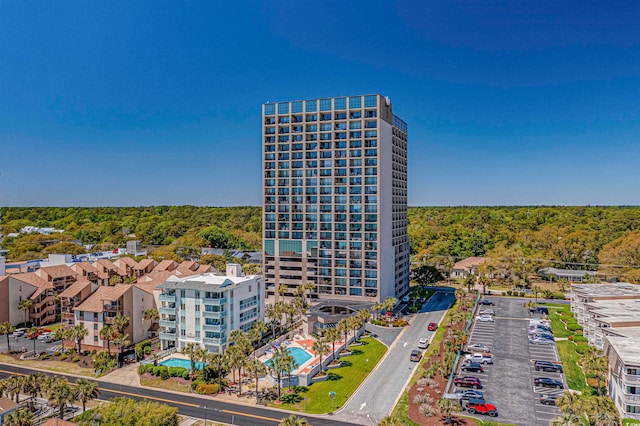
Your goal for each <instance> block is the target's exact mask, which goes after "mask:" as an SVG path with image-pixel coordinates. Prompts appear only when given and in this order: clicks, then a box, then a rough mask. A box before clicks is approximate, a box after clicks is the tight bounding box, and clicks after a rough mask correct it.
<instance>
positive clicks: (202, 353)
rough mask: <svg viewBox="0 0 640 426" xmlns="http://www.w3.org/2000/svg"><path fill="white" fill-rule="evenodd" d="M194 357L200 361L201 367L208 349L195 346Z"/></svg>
mask: <svg viewBox="0 0 640 426" xmlns="http://www.w3.org/2000/svg"><path fill="white" fill-rule="evenodd" d="M195 357H196V359H197V360H198V361H200V362H201V363H202V367H203V368H204V365H205V364H206V363H207V358H208V357H209V349H207V348H203V347H201V346H198V347H197V348H196V353H195Z"/></svg>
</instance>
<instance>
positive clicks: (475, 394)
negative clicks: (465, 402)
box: [456, 389, 484, 399]
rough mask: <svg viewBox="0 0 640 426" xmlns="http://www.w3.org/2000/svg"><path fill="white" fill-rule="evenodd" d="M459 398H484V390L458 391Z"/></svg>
mask: <svg viewBox="0 0 640 426" xmlns="http://www.w3.org/2000/svg"><path fill="white" fill-rule="evenodd" d="M456 395H457V396H458V399H484V392H481V391H479V390H475V389H465V390H463V391H460V392H456Z"/></svg>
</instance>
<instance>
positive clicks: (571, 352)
mask: <svg viewBox="0 0 640 426" xmlns="http://www.w3.org/2000/svg"><path fill="white" fill-rule="evenodd" d="M556 346H557V347H558V355H560V361H562V366H563V368H564V375H565V377H566V378H567V385H568V386H569V388H571V389H573V390H578V391H581V392H583V391H585V390H587V388H588V386H587V384H586V383H585V378H584V374H583V373H582V369H581V368H580V366H579V365H578V364H577V362H578V360H579V359H580V355H579V354H578V353H577V352H576V345H575V343H573V342H572V341H570V340H561V341H556Z"/></svg>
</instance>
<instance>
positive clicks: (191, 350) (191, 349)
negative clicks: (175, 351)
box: [181, 342, 200, 372]
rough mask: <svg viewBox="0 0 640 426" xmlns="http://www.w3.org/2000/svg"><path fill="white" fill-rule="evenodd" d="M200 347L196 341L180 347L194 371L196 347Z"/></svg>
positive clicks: (196, 354)
mask: <svg viewBox="0 0 640 426" xmlns="http://www.w3.org/2000/svg"><path fill="white" fill-rule="evenodd" d="M199 348H200V345H198V344H197V343H193V342H191V343H187V344H186V345H185V346H184V347H183V348H182V351H181V352H182V353H183V354H184V355H186V356H188V357H189V362H190V363H191V371H192V372H195V371H196V361H197V359H198V349H199Z"/></svg>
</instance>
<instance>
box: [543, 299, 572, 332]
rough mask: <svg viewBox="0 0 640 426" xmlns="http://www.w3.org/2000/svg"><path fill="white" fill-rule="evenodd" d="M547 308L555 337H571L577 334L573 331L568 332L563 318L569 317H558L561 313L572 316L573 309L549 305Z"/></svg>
mask: <svg viewBox="0 0 640 426" xmlns="http://www.w3.org/2000/svg"><path fill="white" fill-rule="evenodd" d="M547 307H548V308H549V320H550V321H551V330H552V331H553V334H554V336H556V337H569V336H573V335H575V334H576V333H575V332H573V331H571V330H567V328H566V326H565V324H564V322H562V318H567V317H566V316H565V317H563V316H560V315H558V313H559V312H567V313H569V314H571V307H570V306H569V305H561V306H559V307H554V306H549V305H547Z"/></svg>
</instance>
